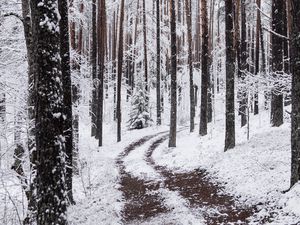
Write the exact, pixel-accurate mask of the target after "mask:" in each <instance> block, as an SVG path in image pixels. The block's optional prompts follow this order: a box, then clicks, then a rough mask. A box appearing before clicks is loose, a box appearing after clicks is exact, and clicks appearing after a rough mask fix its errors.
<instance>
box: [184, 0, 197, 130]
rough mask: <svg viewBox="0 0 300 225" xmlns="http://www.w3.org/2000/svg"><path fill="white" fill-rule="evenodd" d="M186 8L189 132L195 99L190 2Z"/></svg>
mask: <svg viewBox="0 0 300 225" xmlns="http://www.w3.org/2000/svg"><path fill="white" fill-rule="evenodd" d="M185 8H186V18H187V19H186V22H187V35H188V67H189V78H190V132H193V131H194V128H195V122H194V117H195V97H194V80H193V76H194V75H193V61H192V60H193V55H192V43H193V42H192V13H191V1H190V0H185Z"/></svg>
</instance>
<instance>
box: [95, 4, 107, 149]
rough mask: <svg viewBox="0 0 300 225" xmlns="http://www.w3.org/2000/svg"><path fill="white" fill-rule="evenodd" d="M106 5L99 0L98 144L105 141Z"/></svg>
mask: <svg viewBox="0 0 300 225" xmlns="http://www.w3.org/2000/svg"><path fill="white" fill-rule="evenodd" d="M105 15H106V7H105V0H99V1H98V81H99V83H98V98H99V99H98V106H97V135H96V137H97V138H98V139H99V142H98V145H99V147H101V146H102V144H103V143H102V142H103V96H104V94H103V93H104V72H105V65H104V62H105V54H106V51H105V49H106V41H105V40H106V16H105Z"/></svg>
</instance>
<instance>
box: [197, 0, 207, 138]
mask: <svg viewBox="0 0 300 225" xmlns="http://www.w3.org/2000/svg"><path fill="white" fill-rule="evenodd" d="M201 17H202V59H201V64H202V70H201V71H202V75H201V78H202V79H201V107H200V130H199V134H200V136H205V135H207V115H208V114H207V113H208V112H207V109H208V107H207V106H208V105H207V104H208V93H207V92H208V82H209V72H208V70H209V68H208V61H209V59H208V15H207V2H206V0H201Z"/></svg>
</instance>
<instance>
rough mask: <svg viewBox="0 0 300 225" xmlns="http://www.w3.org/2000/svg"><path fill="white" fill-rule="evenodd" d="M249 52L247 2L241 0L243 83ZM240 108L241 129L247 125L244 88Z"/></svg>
mask: <svg viewBox="0 0 300 225" xmlns="http://www.w3.org/2000/svg"><path fill="white" fill-rule="evenodd" d="M247 59H248V52H247V28H246V0H241V67H240V70H239V72H238V75H239V79H240V81H241V82H242V83H244V80H245V78H246V72H247V70H248V63H247ZM239 95H240V98H241V99H240V106H239V113H240V114H241V127H244V126H245V125H246V124H247V102H248V95H247V91H246V89H245V88H244V87H243V88H242V89H241V90H240V93H239Z"/></svg>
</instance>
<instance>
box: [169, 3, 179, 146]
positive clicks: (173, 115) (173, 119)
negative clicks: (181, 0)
mask: <svg viewBox="0 0 300 225" xmlns="http://www.w3.org/2000/svg"><path fill="white" fill-rule="evenodd" d="M175 10H176V9H175V0H170V29H171V112H170V134H169V147H176V132H177V75H176V73H177V46H176V11H175Z"/></svg>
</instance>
